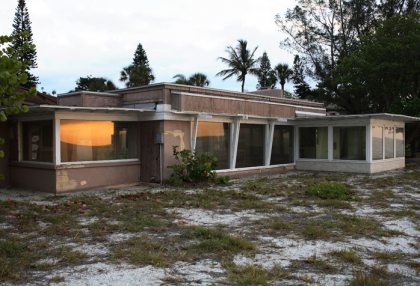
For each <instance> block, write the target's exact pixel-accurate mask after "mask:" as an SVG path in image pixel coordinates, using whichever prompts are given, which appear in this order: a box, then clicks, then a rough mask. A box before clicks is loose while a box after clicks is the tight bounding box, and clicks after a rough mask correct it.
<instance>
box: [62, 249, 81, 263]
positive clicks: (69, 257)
mask: <svg viewBox="0 0 420 286" xmlns="http://www.w3.org/2000/svg"><path fill="white" fill-rule="evenodd" d="M85 257H87V254H86V253H83V252H81V251H74V250H72V249H71V248H70V247H67V246H62V247H61V248H60V258H61V260H60V261H62V262H69V263H76V262H78V261H79V260H81V259H83V258H85Z"/></svg>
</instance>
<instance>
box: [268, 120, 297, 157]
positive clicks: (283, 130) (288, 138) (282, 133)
mask: <svg viewBox="0 0 420 286" xmlns="http://www.w3.org/2000/svg"><path fill="white" fill-rule="evenodd" d="M293 134H294V133H293V126H281V125H276V126H275V127H274V134H273V147H272V149H271V160H270V165H279V164H288V163H293V162H294V160H293V142H294V140H293Z"/></svg>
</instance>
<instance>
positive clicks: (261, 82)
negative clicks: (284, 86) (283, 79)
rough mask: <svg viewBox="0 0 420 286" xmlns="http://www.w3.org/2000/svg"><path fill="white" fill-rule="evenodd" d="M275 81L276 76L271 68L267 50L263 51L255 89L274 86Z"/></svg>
mask: <svg viewBox="0 0 420 286" xmlns="http://www.w3.org/2000/svg"><path fill="white" fill-rule="evenodd" d="M276 83H277V78H276V75H275V73H274V71H273V70H272V69H271V64H270V59H269V58H268V55H267V52H264V54H263V56H262V57H261V62H260V70H259V72H258V84H257V89H261V88H267V87H270V88H274V87H275V86H276Z"/></svg>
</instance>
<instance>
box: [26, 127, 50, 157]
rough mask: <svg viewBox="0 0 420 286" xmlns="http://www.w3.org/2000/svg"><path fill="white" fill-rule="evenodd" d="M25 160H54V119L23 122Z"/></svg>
mask: <svg viewBox="0 0 420 286" xmlns="http://www.w3.org/2000/svg"><path fill="white" fill-rule="evenodd" d="M22 133H23V134H22V135H23V136H22V140H23V142H22V143H23V144H22V145H23V146H22V147H23V150H22V151H23V152H22V155H23V160H24V161H38V162H53V141H54V140H53V123H52V120H46V121H33V122H23V123H22Z"/></svg>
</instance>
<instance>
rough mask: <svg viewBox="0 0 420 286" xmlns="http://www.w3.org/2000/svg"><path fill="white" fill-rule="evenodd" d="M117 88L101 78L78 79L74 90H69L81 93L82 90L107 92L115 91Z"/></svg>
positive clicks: (87, 77)
mask: <svg viewBox="0 0 420 286" xmlns="http://www.w3.org/2000/svg"><path fill="white" fill-rule="evenodd" d="M116 89H117V87H116V86H115V84H114V83H113V82H112V81H110V80H108V79H106V78H103V77H92V76H89V75H88V76H86V77H80V78H79V79H78V80H77V81H76V87H75V89H74V90H70V92H74V91H82V90H89V91H101V92H102V91H108V90H116Z"/></svg>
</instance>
